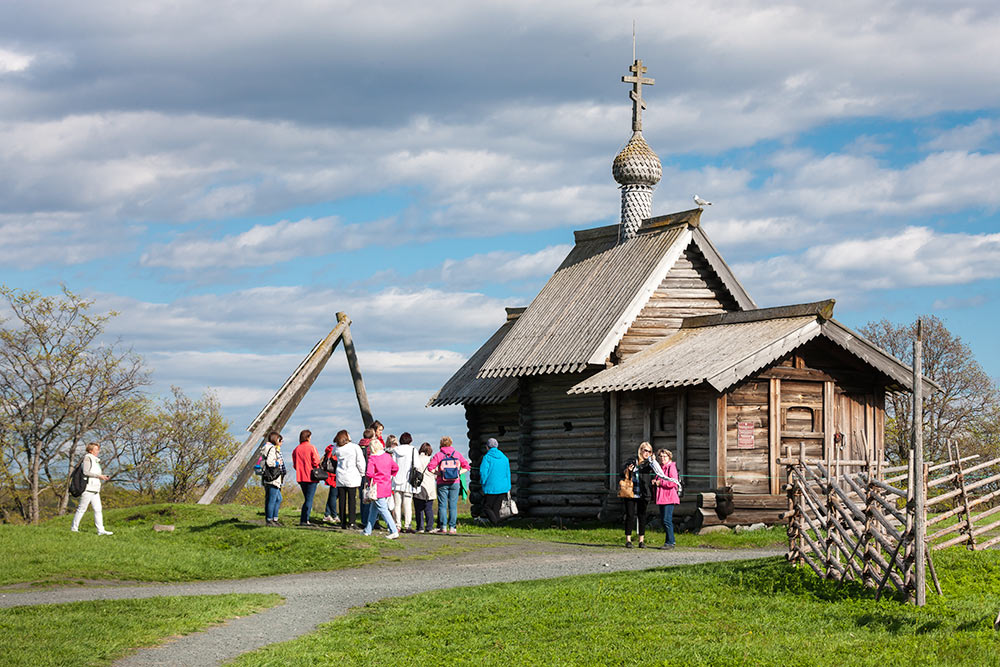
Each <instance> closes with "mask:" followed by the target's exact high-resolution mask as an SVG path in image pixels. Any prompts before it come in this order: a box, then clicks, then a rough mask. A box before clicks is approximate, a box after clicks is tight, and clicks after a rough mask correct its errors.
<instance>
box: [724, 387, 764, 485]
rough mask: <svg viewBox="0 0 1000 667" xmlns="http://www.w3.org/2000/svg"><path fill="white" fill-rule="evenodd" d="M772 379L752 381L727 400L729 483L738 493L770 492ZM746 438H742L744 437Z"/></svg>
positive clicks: (736, 390)
mask: <svg viewBox="0 0 1000 667" xmlns="http://www.w3.org/2000/svg"><path fill="white" fill-rule="evenodd" d="M770 388H771V385H770V382H769V381H768V380H751V381H749V382H744V383H743V384H741V385H739V386H737V387H736V388H735V389H733V390H731V391H730V392H729V394H728V395H727V397H726V439H725V444H726V483H725V485H720V486H731V487H733V492H734V493H754V494H761V493H770V492H771V471H770V442H769V437H770V426H771V423H770V416H769V393H770ZM741 436H742V437H741Z"/></svg>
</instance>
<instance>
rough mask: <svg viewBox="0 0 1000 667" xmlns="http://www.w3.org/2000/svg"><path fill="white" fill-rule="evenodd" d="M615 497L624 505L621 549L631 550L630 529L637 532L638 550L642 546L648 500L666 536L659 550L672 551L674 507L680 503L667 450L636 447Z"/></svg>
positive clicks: (674, 466)
mask: <svg viewBox="0 0 1000 667" xmlns="http://www.w3.org/2000/svg"><path fill="white" fill-rule="evenodd" d="M618 496H619V497H620V498H622V501H623V503H624V505H625V546H626V547H627V548H629V549H631V548H632V529H633V528H637V532H638V533H639V548H640V549H642V548H644V547H645V546H646V509H647V508H648V507H649V501H650V500H652V501H653V502H654V503H655V504H656V506H657V507H658V508H659V510H660V521H661V522H662V523H663V529H664V531H666V534H667V537H666V541H665V542H664V544H663V546H662V547H660V548H661V549H673V548H674V506H676V505H679V504H680V502H681V498H680V497H681V482H680V475H679V474H678V473H677V464H676V463H674V461H673V454H671V453H670V450H668V449H659V450H657V452H656V456H655V457H653V446H652V445H650V444H649V443H648V442H644V443H642V444H640V445H639V450H638V452H636V455H635V456H634V457H632V458H631V459H629V460H628V461H627V462H626V463H625V467H624V468H622V477H621V479H620V480H619V482H618Z"/></svg>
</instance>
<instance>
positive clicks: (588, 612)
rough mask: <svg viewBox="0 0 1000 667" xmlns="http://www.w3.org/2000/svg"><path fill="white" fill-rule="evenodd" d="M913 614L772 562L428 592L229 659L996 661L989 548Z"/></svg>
mask: <svg viewBox="0 0 1000 667" xmlns="http://www.w3.org/2000/svg"><path fill="white" fill-rule="evenodd" d="M937 565H938V572H939V575H940V576H941V577H942V586H943V587H944V590H945V597H938V596H937V595H934V594H929V595H928V605H927V606H926V607H924V608H922V609H917V608H915V607H913V606H910V605H907V604H905V603H902V602H900V601H898V600H892V599H883V600H881V601H879V602H876V601H875V600H874V595H873V594H872V592H871V591H869V590H866V589H863V588H861V587H859V586H855V585H853V584H849V585H847V586H845V587H844V588H842V589H839V590H838V589H837V587H836V584H834V583H833V582H826V581H822V580H820V579H818V578H816V577H815V576H814V575H813V574H812V573H811V571H808V570H807V569H795V568H793V567H791V566H790V565H788V564H786V563H785V562H784V560H783V559H781V558H768V559H759V560H754V561H742V562H731V563H714V564H707V565H698V566H686V567H676V568H661V569H656V570H649V571H646V572H640V573H616V574H608V575H595V576H582V577H567V578H562V579H554V580H547V581H535V582H523V583H516V584H502V585H488V586H481V587H475V588H465V589H457V590H451V591H436V592H431V593H425V594H421V595H416V596H411V597H408V598H402V599H395V600H387V601H382V602H377V603H374V604H371V605H368V606H367V607H366V608H364V609H362V610H359V611H356V612H354V613H352V614H349V615H348V616H346V617H344V618H341V619H338V620H336V621H333V622H331V623H327V624H324V625H322V626H320V629H319V630H317V631H316V632H315V633H313V634H311V635H308V636H305V637H302V638H300V639H298V640H295V641H292V642H287V643H283V644H276V645H273V646H270V647H267V648H265V649H262V650H259V651H256V652H254V653H251V654H248V655H246V656H243V657H242V658H240V659H239V660H238V661H237V662H236V664H238V665H242V666H257V665H311V664H379V663H382V664H399V665H411V664H413V665H417V664H463V665H464V664H476V665H516V664H553V665H567V664H568V665H594V664H598V665H604V664H614V665H620V664H669V665H672V666H677V665H730V664H732V665H737V664H738V665H831V666H835V667H841V666H843V665H871V666H877V667H884V666H886V665H901V664H920V665H960V664H962V665H976V666H977V667H978V666H982V665H996V664H998V663H1000V635H998V633H996V632H995V631H994V630H993V629H992V622H993V618H994V617H995V616H996V613H997V610H998V609H1000V576H998V575H1000V553H997V552H976V553H968V552H965V551H962V550H948V551H946V552H942V553H940V554H938V558H937Z"/></svg>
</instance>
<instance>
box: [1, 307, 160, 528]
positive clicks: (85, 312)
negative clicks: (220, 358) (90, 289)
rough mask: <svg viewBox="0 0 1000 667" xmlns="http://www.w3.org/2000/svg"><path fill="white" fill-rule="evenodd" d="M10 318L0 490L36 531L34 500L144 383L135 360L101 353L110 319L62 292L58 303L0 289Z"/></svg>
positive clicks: (4, 344) (5, 337) (4, 324)
mask: <svg viewBox="0 0 1000 667" xmlns="http://www.w3.org/2000/svg"><path fill="white" fill-rule="evenodd" d="M0 295H2V297H3V298H4V300H5V301H6V304H5V305H6V306H7V309H8V310H9V312H10V314H12V316H13V317H11V318H0V430H2V437H0V445H2V446H3V454H2V460H0V483H3V484H4V487H5V488H4V489H3V491H4V493H5V494H6V495H7V496H9V498H10V501H11V502H12V504H13V506H14V507H15V508H16V509H17V510H18V512H19V513H20V514H21V515H22V517H23V518H25V519H27V520H28V521H31V522H33V523H37V522H38V520H39V518H40V516H41V510H40V504H39V498H40V496H41V494H42V493H43V492H46V491H49V490H55V491H57V492H59V491H61V489H60V488H56V489H53V486H54V485H63V484H65V480H66V477H67V476H68V472H69V471H68V466H67V465H66V464H67V457H68V454H69V453H70V452H71V451H72V450H73V449H74V446H77V447H78V446H79V443H80V439H81V438H82V436H83V435H84V434H85V433H87V431H88V430H90V429H92V428H93V427H94V426H95V425H96V424H97V423H99V422H100V420H101V419H102V418H103V417H104V416H105V415H107V414H108V413H109V412H111V411H113V410H114V409H115V407H116V406H117V405H118V404H119V403H120V402H121V401H123V400H127V399H128V398H129V397H131V396H132V395H133V394H134V393H135V392H136V391H137V390H138V389H139V388H140V387H141V386H143V385H144V384H147V383H148V381H149V380H148V376H147V373H146V372H145V370H144V369H143V366H142V359H141V358H140V357H138V356H137V355H135V354H134V353H132V352H131V351H130V350H124V351H122V350H119V349H116V347H115V346H112V345H102V344H100V343H99V342H98V337H99V336H100V335H101V334H102V333H103V331H104V325H105V323H106V322H107V321H108V319H110V318H111V317H113V316H114V313H107V314H102V315H94V314H92V313H91V312H90V309H91V307H92V306H93V302H91V301H87V300H85V299H83V298H81V297H79V296H77V295H76V294H73V293H72V292H70V291H69V290H68V289H66V288H65V287H64V288H63V290H62V294H61V295H60V296H42V295H41V294H39V293H38V292H35V291H32V292H24V291H20V290H15V289H10V288H7V287H0Z"/></svg>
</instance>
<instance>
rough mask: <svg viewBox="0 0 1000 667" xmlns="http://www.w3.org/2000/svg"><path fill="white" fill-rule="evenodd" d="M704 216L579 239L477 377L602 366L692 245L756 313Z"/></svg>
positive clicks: (694, 213)
mask: <svg viewBox="0 0 1000 667" xmlns="http://www.w3.org/2000/svg"><path fill="white" fill-rule="evenodd" d="M700 217H701V209H694V210H691V211H683V212H681V213H674V214H671V215H667V216H660V217H657V218H650V219H648V220H646V221H645V222H644V223H643V225H642V227H640V229H639V232H638V234H637V235H636V236H635V237H634V238H632V239H629V240H627V241H625V242H623V243H619V242H618V234H619V226H618V225H609V226H607V227H599V228H596V229H590V230H585V231H580V232H576V233H575V236H576V245H575V246H574V247H573V249H572V250H571V251H570V253H569V255H568V256H567V257H566V259H565V260H563V262H562V264H561V265H560V266H559V268H558V269H557V270H556V272H555V273H554V274H553V275H552V277H551V278H550V279H549V281H548V282H547V283H546V284H545V286H544V287H543V288H542V290H541V292H539V293H538V296H536V297H535V299H534V300H533V301H532V302H531V304H530V305H529V306H528V308H527V309H526V310H525V312H524V314H523V315H521V316H520V317H519V318H518V319H517V321H516V322H515V324H514V326H513V327H512V328H511V330H510V332H509V333H508V334H507V335H506V336H504V338H503V340H502V341H500V343H499V344H498V345H497V346H496V349H494V350H493V352H492V353H491V354H490V355H489V358H488V359H487V360H486V361H485V363H483V365H482V368H481V369H480V371H479V373H478V377H479V378H500V377H517V376H522V375H537V374H545V373H575V372H579V371H581V370H584V369H585V368H586V367H587V366H589V365H602V364H604V362H605V360H606V359H607V358H608V356H609V355H610V354H611V351H612V350H613V349H614V347H615V345H617V344H618V342H619V341H620V340H621V338H622V336H623V335H624V334H625V332H626V331H627V330H628V327H629V325H630V324H631V323H632V321H633V320H634V319H635V317H636V316H637V315H638V314H639V311H640V310H641V309H642V307H643V305H645V303H646V302H647V301H648V300H649V297H650V295H652V294H653V292H654V291H655V290H656V287H657V286H658V285H659V284H660V283H661V282H662V280H663V278H664V276H666V274H667V272H668V271H669V270H670V268H671V267H672V266H673V265H674V263H676V262H677V259H678V258H679V257H680V256H681V254H682V253H683V252H684V249H685V248H686V247H687V246H688V245H689V244H690V243H692V242H694V243H697V244H698V247H699V249H701V250H702V251H703V253H704V254H705V255H706V257H707V258H708V260H709V263H710V265H712V267H713V269H715V270H716V271H717V272H718V273H719V277H720V278H721V279H722V281H723V284H724V285H725V287H726V289H727V290H728V291H729V292H730V293H732V294H733V297H734V299H735V301H736V302H737V303H738V304H739V305H740V307H741V308H748V307H749V308H753V307H755V304H754V303H753V300H752V299H750V296H749V295H748V294H747V293H746V290H744V289H743V286H742V285H740V284H739V282H738V281H737V280H736V278H735V276H733V275H732V272H731V271H729V268H728V267H727V266H725V262H724V261H723V260H722V258H721V257H720V256H719V254H718V252H717V251H716V250H715V248H714V246H712V244H711V242H709V241H708V237H707V236H705V234H704V232H702V231H701V230H700V229H699V228H698V227H699V220H700ZM720 268H721V269H722V270H721V271H720Z"/></svg>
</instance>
